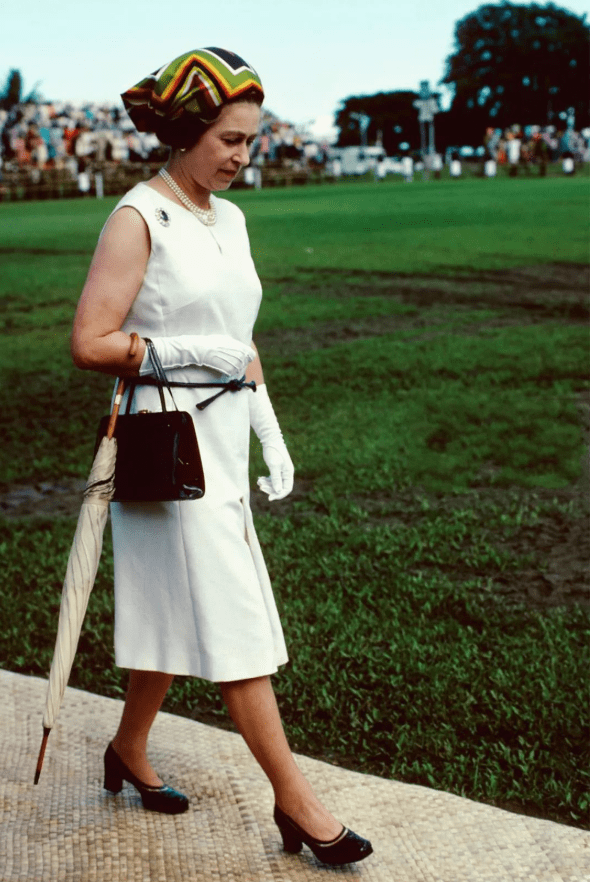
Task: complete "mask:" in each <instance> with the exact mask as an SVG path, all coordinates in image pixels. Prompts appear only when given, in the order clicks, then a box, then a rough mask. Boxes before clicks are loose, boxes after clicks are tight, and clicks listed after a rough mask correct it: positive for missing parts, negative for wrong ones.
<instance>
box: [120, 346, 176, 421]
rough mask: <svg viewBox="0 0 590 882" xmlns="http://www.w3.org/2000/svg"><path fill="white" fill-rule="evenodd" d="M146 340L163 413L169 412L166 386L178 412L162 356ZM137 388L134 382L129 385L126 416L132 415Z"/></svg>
mask: <svg viewBox="0 0 590 882" xmlns="http://www.w3.org/2000/svg"><path fill="white" fill-rule="evenodd" d="M144 340H145V344H146V346H147V349H148V352H149V354H150V361H151V363H152V365H153V368H154V375H155V377H156V385H157V387H158V394H159V396H160V404H161V405H162V411H163V413H166V412H167V408H166V399H165V398H164V392H163V391H162V387H164V386H165V387H166V389H167V390H168V393H169V395H170V398H171V399H172V403H173V405H174V407H175V409H176V410H178V405H177V404H176V401H175V400H174V395H173V394H172V389H171V388H170V383H169V382H168V377H167V376H166V371H165V370H164V367H163V365H162V362H161V361H160V356H159V355H158V353H157V351H156V347H155V346H154V344H153V342H152V341H151V340H150V338H149V337H144ZM136 386H137V383H136V382H134V381H133V380H132V381H131V383H130V384H129V387H130V391H129V397H128V399H127V407H126V409H125V413H126V414H128V413H131V400H132V398H133V396H134V395H135V389H136Z"/></svg>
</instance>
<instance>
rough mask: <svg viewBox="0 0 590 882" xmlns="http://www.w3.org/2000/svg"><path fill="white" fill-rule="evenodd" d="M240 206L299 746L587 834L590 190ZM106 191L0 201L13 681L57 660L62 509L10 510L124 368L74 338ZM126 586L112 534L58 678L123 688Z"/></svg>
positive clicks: (85, 439)
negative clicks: (122, 596) (269, 400)
mask: <svg viewBox="0 0 590 882" xmlns="http://www.w3.org/2000/svg"><path fill="white" fill-rule="evenodd" d="M229 198H231V199H232V200H234V201H235V202H237V203H238V204H239V205H240V206H241V207H242V209H243V210H244V212H245V213H246V217H247V222H248V228H249V231H250V238H251V244H252V251H253V254H254V257H255V260H256V264H257V267H258V269H259V273H260V275H261V278H262V280H263V283H264V289H265V298H264V300H263V306H262V309H261V313H260V318H259V322H258V326H257V336H256V340H257V343H258V345H259V349H260V351H261V353H262V356H263V361H264V364H265V369H266V374H267V381H268V384H269V388H270V390H271V394H272V397H273V400H274V403H275V407H276V409H277V411H278V413H279V417H280V421H281V424H282V426H283V429H284V432H285V435H286V438H287V441H288V444H289V447H290V450H291V453H292V456H293V459H294V461H295V464H296V469H297V473H296V488H295V492H294V494H293V496H292V497H290V498H289V499H287V500H285V501H284V502H282V503H277V504H275V505H273V504H268V503H265V502H264V501H263V500H262V501H261V500H256V509H255V511H256V521H257V528H258V531H259V535H260V539H261V542H262V543H263V546H264V550H265V555H266V558H267V562H268V566H269V570H270V572H271V577H272V580H273V584H274V587H275V593H276V595H277V601H278V604H279V607H280V611H281V615H282V619H283V623H284V627H285V632H286V637H287V643H288V646H289V650H290V655H291V659H292V661H291V663H290V665H289V666H287V667H286V668H285V669H283V670H282V671H281V672H280V673H279V674H278V675H277V676H276V677H275V686H276V689H277V693H278V695H279V701H280V704H281V709H282V711H283V714H284V718H285V722H286V727H287V730H288V734H289V737H290V739H291V742H292V744H293V746H294V748H295V749H296V750H298V751H300V752H303V753H308V754H310V755H314V756H319V757H322V758H324V759H327V760H328V761H332V762H337V763H340V764H342V765H347V766H349V767H351V768H357V769H360V770H364V771H368V772H373V773H377V774H380V775H385V776H391V777H395V778H399V779H402V780H405V781H410V782H414V783H418V784H424V785H427V786H431V787H435V788H437V789H444V790H449V791H452V792H454V793H458V794H462V795H465V796H468V797H470V798H472V799H477V800H481V801H487V802H490V803H494V804H497V805H502V806H504V807H508V808H511V809H514V810H516V811H527V812H530V813H532V814H536V815H538V816H542V817H549V818H553V819H555V820H561V821H564V822H566V823H571V824H576V825H580V826H584V825H587V821H588V808H589V807H590V799H589V796H588V790H589V787H588V784H589V780H588V774H587V769H588V732H589V720H588V701H587V696H588V678H587V671H588V647H589V640H588V636H589V634H590V615H589V605H588V594H587V559H588V539H587V533H588V530H587V511H588V506H587V490H586V483H585V479H584V477H583V466H582V461H583V453H584V437H585V433H586V432H587V413H588V398H587V393H588V326H587V318H588V302H587V293H588V292H587V275H586V274H587V264H588V212H587V206H588V179H587V178H581V177H576V178H546V179H529V180H526V179H516V180H514V179H501V180H492V181H487V180H485V181H484V180H478V179H471V180H465V181H457V182H455V181H432V182H429V183H424V182H419V181H415V182H414V183H413V184H411V185H406V184H403V183H401V182H398V181H391V182H389V181H388V182H385V183H383V184H381V185H376V184H373V183H372V182H364V183H362V182H359V183H348V184H342V185H323V186H309V187H302V188H296V189H285V190H281V191H277V190H264V191H262V192H259V193H254V192H245V191H236V192H235V193H233V194H229ZM115 203H116V200H114V199H108V200H104V201H103V202H97V201H93V200H78V201H69V202H42V203H18V204H16V203H14V204H0V265H1V267H2V272H1V274H0V291H1V295H2V303H3V310H2V314H1V316H0V319H1V322H2V326H1V329H0V333H1V334H2V350H1V354H0V375H1V379H2V383H1V384H0V404H1V407H0V413H1V417H0V419H1V420H2V424H3V426H2V431H3V438H4V443H3V445H2V449H1V450H0V490H1V491H2V494H3V495H2V498H3V500H5V502H6V500H8V502H6V504H5V506H4V508H5V510H6V516H5V517H3V518H1V519H0V548H1V549H2V560H3V567H2V571H1V574H0V598H1V602H2V605H3V609H4V616H3V625H2V626H0V633H1V634H2V641H1V646H2V654H1V656H0V665H2V666H3V667H5V668H8V669H10V670H14V671H20V672H24V673H32V674H37V675H42V676H45V675H46V674H47V671H48V668H49V662H50V658H51V654H52V651H53V642H54V639H55V630H56V623H57V610H58V607H59V598H60V591H61V582H62V580H63V575H64V572H65V564H66V561H67V556H68V552H69V546H70V542H71V539H72V536H73V531H74V521H73V519H72V517H70V516H66V517H60V518H56V517H53V516H48V515H47V514H45V515H43V516H36V517H31V516H30V515H31V511H29V512H26V514H27V515H28V516H27V517H25V516H24V513H23V511H22V510H20V509H18V508H16V509H14V510H12V509H10V507H9V501H10V499H12V498H13V495H14V493H15V491H18V490H20V489H22V488H25V489H26V488H31V487H36V488H41V489H42V490H43V492H45V491H47V492H50V491H51V489H52V487H53V486H54V485H58V484H59V481H60V480H63V479H64V478H68V479H76V478H83V477H84V476H85V475H86V474H87V471H88V468H89V465H90V461H91V454H92V446H93V441H94V433H95V431H96V425H97V423H98V419H99V417H100V416H101V415H102V414H103V413H104V412H106V409H107V406H108V398H109V391H110V387H111V382H112V381H111V380H110V379H109V378H105V377H101V376H98V375H91V374H85V373H81V372H79V371H76V370H75V369H74V368H73V367H72V366H71V363H70V359H69V351H68V336H69V331H70V326H71V321H72V315H73V310H74V307H75V303H76V301H77V298H78V296H79V293H80V290H81V287H82V285H83V282H84V277H85V273H86V270H87V268H88V264H89V260H90V257H91V254H92V250H93V248H94V245H95V242H96V238H97V236H98V234H99V232H100V229H101V226H102V224H103V223H104V220H105V218H106V216H107V215H108V212H109V211H110V209H111V208H112V206H113V205H114V204H115ZM252 459H253V462H252V475H253V476H255V475H257V474H261V473H262V472H261V469H262V468H263V465H262V462H261V458H260V453H259V451H258V450H257V449H256V447H253V457H252ZM48 488H49V489H48ZM11 494H12V495H11ZM33 508H34V507H33ZM11 512H12V514H11ZM15 512H16V514H19V513H20V516H18V517H15V516H14V513H15ZM8 515H10V516H8ZM111 580H112V554H111V548H110V542H109V540H108V538H107V541H106V547H105V551H104V555H103V562H102V565H101V570H100V573H99V578H98V581H97V585H96V588H95V591H94V593H93V595H92V598H91V603H90V607H89V612H88V616H87V622H86V626H85V629H84V632H83V635H82V639H81V644H80V649H79V656H78V662H77V664H76V666H75V668H74V671H73V674H72V678H71V681H70V682H71V684H72V685H75V686H79V687H81V688H85V689H90V690H93V691H96V692H100V693H102V694H106V695H115V696H120V695H121V694H122V692H123V690H124V685H125V676H124V673H123V672H121V671H119V670H118V669H116V668H115V667H114V664H113V661H112V585H111ZM166 708H167V709H168V710H172V711H174V712H176V713H181V714H185V715H188V716H191V717H194V718H196V719H202V720H204V721H206V722H212V723H214V724H216V725H228V721H227V715H226V713H225V711H224V709H223V707H222V705H221V702H220V698H219V695H218V690H217V687H215V686H212V685H211V684H207V683H204V682H201V681H196V680H189V679H182V678H179V679H178V681H177V682H176V683H175V685H174V687H173V689H172V690H171V693H170V696H169V698H168V700H167V705H166ZM41 710H42V709H41V708H40V709H39V711H40V714H41ZM40 725H41V724H40Z"/></svg>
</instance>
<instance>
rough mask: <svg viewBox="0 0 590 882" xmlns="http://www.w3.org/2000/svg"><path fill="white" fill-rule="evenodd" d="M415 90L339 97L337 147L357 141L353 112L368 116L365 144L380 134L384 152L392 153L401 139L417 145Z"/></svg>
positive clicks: (356, 124) (356, 122)
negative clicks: (340, 100)
mask: <svg viewBox="0 0 590 882" xmlns="http://www.w3.org/2000/svg"><path fill="white" fill-rule="evenodd" d="M417 98H418V95H417V94H416V92H379V93H377V94H376V95H351V96H350V97H349V98H346V99H345V100H344V101H342V103H341V106H340V107H339V109H338V110H337V112H336V120H335V124H336V126H337V127H338V128H339V129H340V133H339V135H338V142H337V146H338V147H349V146H355V145H357V144H361V131H360V127H359V121H358V120H357V119H356V118H355V117H354V116H353V114H355V113H362V114H366V115H367V116H369V117H370V118H371V122H370V123H369V128H368V129H367V144H375V143H376V141H377V140H378V139H379V138H381V143H382V144H383V147H384V149H385V152H386V153H387V154H388V155H389V156H393V155H395V154H396V153H398V152H399V145H400V143H403V142H404V141H406V142H408V143H409V144H410V145H411V147H412V148H417V147H419V145H420V129H419V126H418V112H417V110H416V108H415V107H414V101H416V99H417Z"/></svg>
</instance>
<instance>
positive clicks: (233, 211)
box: [211, 193, 246, 224]
mask: <svg viewBox="0 0 590 882" xmlns="http://www.w3.org/2000/svg"><path fill="white" fill-rule="evenodd" d="M211 201H212V203H214V205H215V210H216V211H217V215H218V217H223V218H227V219H228V220H233V221H237V222H238V223H240V224H245V223H246V218H245V217H244V212H243V211H242V209H241V208H238V206H237V205H236V204H235V202H230V201H229V199H221V198H220V197H219V196H215V195H214V194H213V193H212V194H211Z"/></svg>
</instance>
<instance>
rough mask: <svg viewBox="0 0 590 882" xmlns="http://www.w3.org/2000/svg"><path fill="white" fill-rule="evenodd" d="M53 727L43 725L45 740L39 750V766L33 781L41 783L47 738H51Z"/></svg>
mask: <svg viewBox="0 0 590 882" xmlns="http://www.w3.org/2000/svg"><path fill="white" fill-rule="evenodd" d="M50 732H51V729H49V728H48V727H47V726H43V740H42V741H41V749H40V750H39V758H38V759H37V768H36V770H35V780H34V782H33V783H35V784H38V783H39V776H40V775H41V769H42V768H43V759H44V758H45V748H46V747H47V739H48V738H49V733H50Z"/></svg>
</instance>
